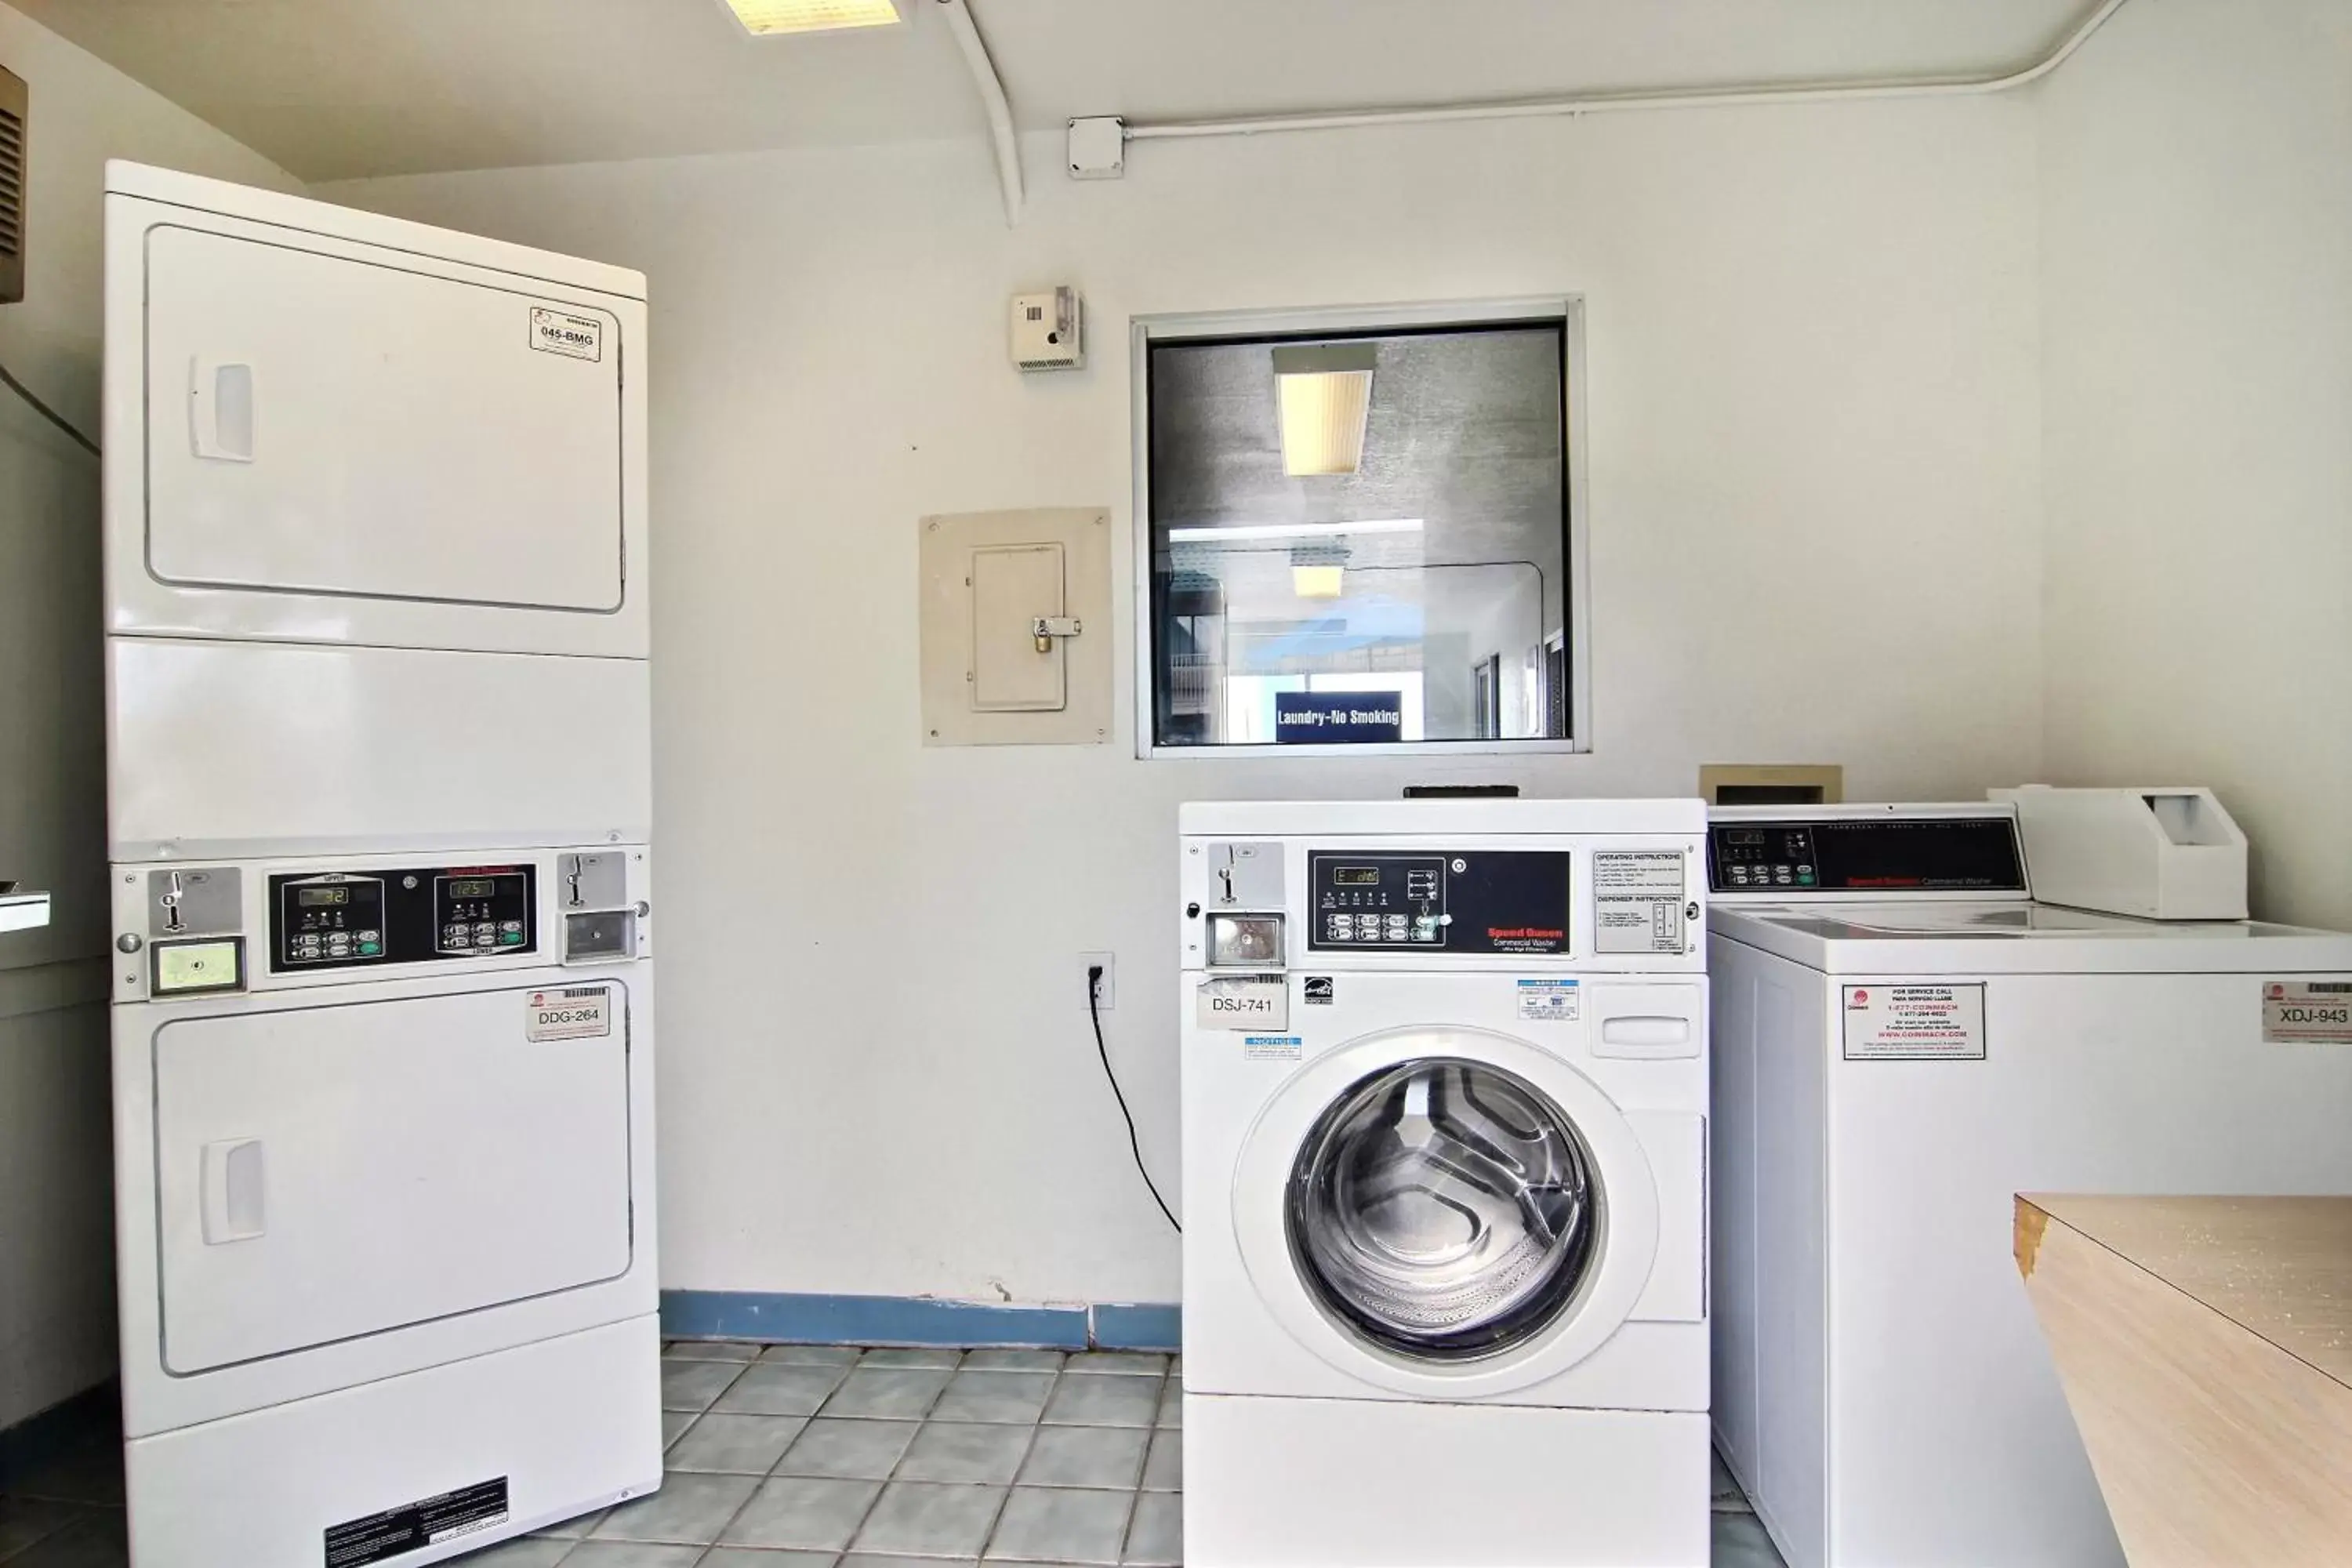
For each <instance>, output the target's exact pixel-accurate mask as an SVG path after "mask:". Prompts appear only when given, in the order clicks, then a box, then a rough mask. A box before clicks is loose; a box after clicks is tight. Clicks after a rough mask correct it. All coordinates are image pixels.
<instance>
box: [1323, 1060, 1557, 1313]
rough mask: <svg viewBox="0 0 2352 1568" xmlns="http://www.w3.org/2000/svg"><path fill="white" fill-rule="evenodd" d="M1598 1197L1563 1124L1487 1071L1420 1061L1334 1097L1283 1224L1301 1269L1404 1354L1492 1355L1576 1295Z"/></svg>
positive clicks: (1477, 1065) (1519, 1086)
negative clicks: (1286, 1228) (1285, 1224)
mask: <svg viewBox="0 0 2352 1568" xmlns="http://www.w3.org/2000/svg"><path fill="white" fill-rule="evenodd" d="M1598 1197H1599V1194H1598V1192H1597V1190H1596V1184H1595V1182H1594V1178H1593V1175H1592V1173H1591V1156H1590V1155H1589V1154H1588V1153H1587V1152H1586V1150H1585V1147H1584V1143H1583V1141H1582V1140H1581V1139H1580V1137H1579V1136H1578V1135H1577V1131H1576V1128H1575V1126H1574V1124H1573V1123H1572V1122H1571V1121H1570V1120H1569V1118H1568V1116H1567V1114H1566V1113H1565V1112H1564V1111H1562V1110H1560V1109H1559V1107H1558V1106H1557V1105H1554V1104H1553V1103H1552V1102H1551V1101H1550V1100H1549V1099H1548V1098H1547V1097H1546V1096H1545V1095H1544V1093H1543V1092H1542V1091H1541V1090H1540V1089H1537V1088H1535V1087H1534V1086H1533V1085H1531V1084H1529V1083H1528V1082H1527V1081H1525V1080H1524V1079H1520V1078H1518V1077H1517V1076H1516V1075H1514V1074H1512V1073H1510V1072H1507V1071H1506V1070H1504V1069H1503V1068H1498V1067H1496V1066H1494V1065H1493V1064H1491V1063H1485V1062H1476V1061H1469V1060H1463V1059H1458V1058H1423V1059H1418V1060H1413V1061H1408V1062H1404V1063H1402V1064H1400V1065H1398V1066H1395V1067H1391V1068H1385V1069H1383V1070H1381V1071H1379V1072H1375V1073H1373V1074H1371V1075H1370V1076H1369V1077H1367V1078H1365V1079H1362V1080H1360V1082H1358V1083H1357V1084H1356V1085H1355V1086H1354V1087H1353V1088H1351V1089H1349V1091H1348V1092H1347V1093H1346V1094H1344V1095H1342V1096H1340V1097H1339V1099H1338V1100H1335V1101H1333V1102H1332V1104H1331V1106H1330V1108H1329V1109H1328V1110H1326V1111H1325V1112H1324V1113H1323V1115H1322V1116H1321V1117H1320V1118H1318V1120H1317V1121H1316V1123H1315V1125H1314V1127H1313V1129H1312V1130H1311V1131H1309V1132H1308V1134H1307V1139H1306V1141H1305V1142H1304V1143H1303V1144H1301V1146H1300V1148H1299V1152H1298V1159H1297V1164H1296V1165H1295V1166H1294V1167H1293V1169H1292V1173H1291V1181H1290V1191H1289V1195H1288V1200H1287V1204H1286V1223H1287V1226H1288V1229H1289V1233H1290V1242H1291V1247H1292V1250H1293V1252H1294V1254H1295V1256H1296V1257H1297V1261H1298V1266H1299V1268H1300V1271H1301V1274H1302V1275H1303V1277H1304V1278H1305V1279H1306V1280H1307V1284H1308V1285H1309V1287H1310V1288H1311V1289H1313V1290H1314V1291H1315V1293H1316V1294H1317V1296H1318V1298H1319V1299H1320V1300H1322V1302H1323V1304H1324V1305H1325V1307H1326V1308H1328V1310H1330V1311H1331V1312H1333V1313H1334V1314H1335V1315H1337V1316H1338V1317H1339V1319H1340V1320H1342V1321H1345V1322H1346V1323H1348V1324H1349V1326H1350V1327H1351V1328H1352V1329H1353V1330H1354V1331H1357V1332H1358V1333H1360V1334H1362V1335H1363V1336H1364V1337H1365V1338H1367V1339H1369V1340H1370V1341H1372V1342H1374V1343H1375V1344H1378V1345H1381V1346H1382V1347H1383V1348H1386V1349H1389V1350H1391V1351H1394V1352H1399V1353H1401V1354H1404V1355H1410V1356H1415V1357H1425V1358H1431V1359H1438V1360H1453V1359H1459V1358H1463V1357H1469V1356H1480V1355H1488V1354H1493V1353H1496V1352H1500V1351H1504V1350H1507V1349H1509V1348H1510V1347H1511V1346H1513V1345H1515V1344H1517V1343H1520V1342H1524V1341H1525V1340H1527V1339H1528V1338H1530V1337H1532V1336H1533V1335H1536V1334H1538V1333H1540V1332H1541V1331H1543V1329H1544V1328H1545V1327H1546V1325H1548V1324H1549V1322H1550V1321H1552V1319H1553V1318H1554V1317H1555V1316H1557V1315H1558V1313H1559V1310H1561V1309H1562V1308H1563V1307H1564V1306H1566V1305H1567V1303H1568V1302H1569V1300H1570V1298H1571V1297H1572V1296H1573V1295H1574V1294H1575V1291H1576V1288H1577V1286H1578V1285H1579V1284H1580V1282H1581V1281H1582V1279H1583V1277H1584V1272H1585V1268H1586V1264H1587V1261H1588V1259H1589V1258H1590V1257H1591V1250H1592V1244H1593V1242H1592V1237H1593V1232H1594V1230H1595V1228H1596V1226H1597V1216H1596V1215H1595V1214H1594V1212H1593V1211H1594V1205H1595V1203H1596V1202H1597V1200H1598Z"/></svg>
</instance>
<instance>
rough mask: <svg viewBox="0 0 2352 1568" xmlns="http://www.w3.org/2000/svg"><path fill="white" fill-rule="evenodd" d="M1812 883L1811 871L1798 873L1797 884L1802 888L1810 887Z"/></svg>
mask: <svg viewBox="0 0 2352 1568" xmlns="http://www.w3.org/2000/svg"><path fill="white" fill-rule="evenodd" d="M1812 885H1813V874H1812V873H1811V871H1800V872H1798V873H1797V886H1799V887H1800V888H1810V887H1811V886H1812Z"/></svg>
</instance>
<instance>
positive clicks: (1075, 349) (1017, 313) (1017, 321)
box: [1013, 289, 1087, 370]
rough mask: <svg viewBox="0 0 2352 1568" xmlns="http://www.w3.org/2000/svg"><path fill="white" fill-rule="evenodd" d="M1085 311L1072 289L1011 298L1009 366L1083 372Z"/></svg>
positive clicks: (1085, 346)
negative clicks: (1011, 321)
mask: <svg viewBox="0 0 2352 1568" xmlns="http://www.w3.org/2000/svg"><path fill="white" fill-rule="evenodd" d="M1086 309H1087V307H1086V301H1085V300H1081V299H1080V298H1079V297H1078V291H1077V290H1076V289H1055V290H1054V291H1053V292H1052V293H1050V294H1016V295H1014V296H1013V363H1015V364H1017V365H1019V366H1020V367H1021V368H1022V369H1023V370H1080V369H1083V368H1085V365H1086V363H1087V325H1086Z"/></svg>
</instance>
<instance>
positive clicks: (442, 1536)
mask: <svg viewBox="0 0 2352 1568" xmlns="http://www.w3.org/2000/svg"><path fill="white" fill-rule="evenodd" d="M506 1521H507V1478H506V1477H504V1476H500V1477H499V1478H498V1479H496V1480H488V1481H477V1482H475V1483H474V1484H473V1485H472V1486H470V1487H463V1488H460V1489H457V1491H454V1492H442V1493H439V1494H438V1495H436V1496H434V1497H429V1498H419V1499H418V1500H416V1501H415V1502H411V1503H403V1504H402V1505H401V1506H400V1507H398V1508H388V1509H386V1510H383V1512H382V1513H372V1514H370V1515H368V1516H367V1517H366V1518H365V1519H355V1520H352V1521H350V1522H349V1523H347V1524H337V1525H331V1526H329V1527H328V1530H327V1552H326V1568H366V1564H368V1563H388V1562H390V1561H391V1560H392V1559H394V1558H395V1557H399V1556H402V1555H404V1553H407V1552H418V1551H422V1550H423V1549H424V1548H425V1547H427V1546H438V1545H440V1544H441V1543H442V1542H446V1541H456V1540H457V1539H458V1538H459V1537H460V1536H467V1535H478V1534H479V1533H480V1532H481V1531H485V1530H496V1529H497V1528H498V1527H499V1525H502V1524H504V1523H505V1522H506Z"/></svg>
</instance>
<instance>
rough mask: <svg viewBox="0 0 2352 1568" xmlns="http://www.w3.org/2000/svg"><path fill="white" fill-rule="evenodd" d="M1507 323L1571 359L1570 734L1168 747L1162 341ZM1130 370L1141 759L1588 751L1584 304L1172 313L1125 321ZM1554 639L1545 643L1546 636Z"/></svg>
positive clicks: (1552, 300)
mask: <svg viewBox="0 0 2352 1568" xmlns="http://www.w3.org/2000/svg"><path fill="white" fill-rule="evenodd" d="M1511 322H1530V323H1533V322H1541V323H1544V324H1547V325H1549V324H1551V323H1554V322H1557V323H1558V324H1559V329H1560V338H1561V346H1562V349H1563V352H1564V354H1565V358H1566V363H1565V365H1564V366H1563V371H1564V374H1565V384H1564V386H1563V387H1562V393H1563V395H1562V397H1561V400H1560V401H1561V409H1560V414H1561V419H1562V423H1563V428H1562V430H1561V432H1560V438H1561V443H1562V445H1561V450H1562V451H1563V452H1564V453H1565V454H1566V457H1567V463H1568V475H1567V479H1568V484H1567V500H1568V537H1567V539H1566V541H1565V542H1564V544H1563V548H1564V550H1565V552H1566V555H1565V560H1566V563H1567V573H1568V583H1567V585H1566V590H1565V593H1564V594H1563V595H1562V598H1561V611H1562V615H1563V617H1564V619H1565V623H1566V624H1565V626H1564V627H1563V643H1564V648H1565V651H1566V653H1567V656H1568V670H1569V679H1568V686H1569V689H1568V734H1567V735H1566V736H1565V737H1562V738H1559V739H1549V738H1547V739H1541V740H1532V739H1531V740H1460V741H1380V742H1360V743H1353V744H1350V743H1346V742H1342V743H1339V744H1335V745H1288V746H1286V745H1230V744H1218V745H1205V746H1163V745H1160V744H1159V743H1158V742H1159V735H1158V732H1157V728H1156V725H1155V722H1154V719H1155V715H1156V714H1157V712H1158V692H1157V689H1156V685H1157V681H1158V679H1159V670H1158V666H1157V661H1156V658H1155V655H1154V650H1153V647H1152V629H1153V628H1152V616H1151V562H1152V537H1151V533H1152V530H1151V349H1152V346H1153V345H1154V344H1155V343H1171V342H1186V341H1189V340H1195V339H1204V338H1205V339H1217V338H1278V337H1293V336H1316V335H1322V334H1329V335H1333V336H1376V335H1378V334H1380V333H1382V332H1388V331H1430V330H1433V329H1434V330H1443V329H1444V328H1447V327H1464V328H1476V327H1492V326H1500V325H1505V324H1507V323H1511ZM1128 370H1129V382H1130V392H1129V406H1130V410H1131V414H1132V427H1131V429H1130V431H1129V451H1130V454H1131V457H1132V459H1133V460H1132V469H1133V474H1134V495H1133V500H1132V510H1131V514H1130V523H1131V528H1132V532H1131V534H1130V542H1131V544H1132V545H1133V550H1134V582H1133V584H1131V586H1132V589H1133V592H1134V595H1135V597H1134V601H1133V603H1134V612H1135V613H1134V634H1135V754H1136V756H1137V757H1139V758H1140V759H1143V760H1145V761H1151V760H1155V759H1159V758H1163V757H1190V758H1195V759H1203V760H1220V761H1226V762H1234V761H1241V760H1244V759H1252V758H1264V759H1277V760H1295V759H1297V758H1304V757H1365V756H1370V757H1415V758H1428V757H1464V756H1538V755H1547V754H1549V755H1562V754H1573V753H1579V752H1590V751H1591V750H1592V647H1591V619H1592V617H1591V613H1590V612H1591V597H1590V594H1589V592H1588V584H1589V581H1590V577H1591V573H1590V571H1589V569H1588V557H1587V550H1586V543H1587V541H1586V533H1587V519H1588V517H1589V515H1590V510H1591V509H1590V506H1589V503H1588V500H1587V489H1586V470H1587V468H1589V466H1590V465H1589V462H1588V460H1587V458H1586V455H1585V405H1586V402H1587V398H1586V395H1585V375H1586V367H1585V352H1584V297H1583V296H1582V295H1580V294H1552V295H1537V296H1529V297H1521V298H1511V299H1495V300H1455V301H1450V302H1439V303H1433V304H1423V305H1367V306H1346V305H1339V306H1326V307H1315V308H1309V309H1276V310H1203V311H1179V312H1167V313H1161V314H1156V315H1145V316H1136V317H1132V318H1130V320H1129V325H1128ZM1547 640H1549V639H1547Z"/></svg>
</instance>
